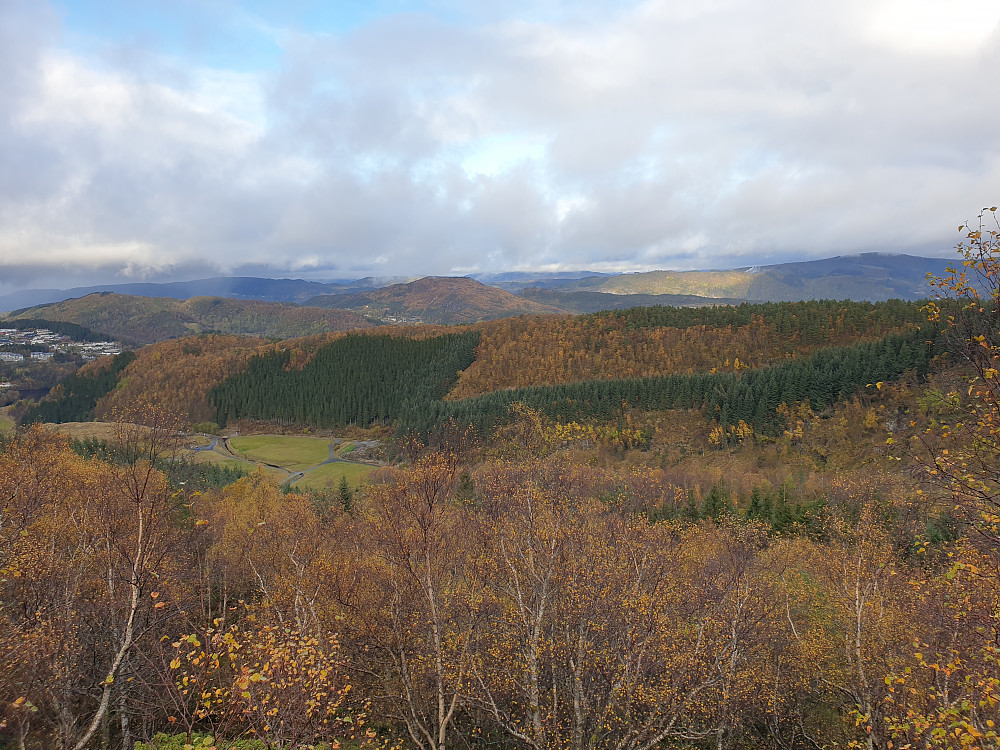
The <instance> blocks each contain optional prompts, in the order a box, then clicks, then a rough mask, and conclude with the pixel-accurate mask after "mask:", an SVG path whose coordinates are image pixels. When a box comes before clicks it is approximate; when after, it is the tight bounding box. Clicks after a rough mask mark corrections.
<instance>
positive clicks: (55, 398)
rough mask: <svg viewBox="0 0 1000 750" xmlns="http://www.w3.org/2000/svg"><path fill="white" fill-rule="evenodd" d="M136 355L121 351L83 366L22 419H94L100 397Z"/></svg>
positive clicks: (29, 421) (108, 389)
mask: <svg viewBox="0 0 1000 750" xmlns="http://www.w3.org/2000/svg"><path fill="white" fill-rule="evenodd" d="M134 359H135V353H134V352H122V353H121V354H116V355H115V356H114V357H102V358H101V359H99V360H97V361H96V362H93V363H91V364H90V365H86V366H84V367H82V368H80V370H78V371H77V372H75V373H73V374H72V375H70V376H68V377H66V378H65V379H64V380H63V381H62V382H61V383H60V384H59V385H57V386H56V387H55V388H53V389H52V391H51V393H49V395H48V397H47V398H46V399H45V400H43V401H40V402H39V403H38V404H36V405H35V406H33V407H32V408H31V409H29V410H28V412H27V413H26V414H25V415H24V417H22V418H21V423H22V424H31V423H32V422H85V421H87V420H90V419H93V418H94V407H95V406H96V405H97V401H98V399H100V398H101V397H102V396H104V395H106V394H107V393H108V392H109V391H111V390H113V389H114V388H115V387H117V385H118V378H119V375H120V373H121V372H122V370H124V369H125V368H126V367H128V365H129V364H130V363H131V362H132V361H133V360H134Z"/></svg>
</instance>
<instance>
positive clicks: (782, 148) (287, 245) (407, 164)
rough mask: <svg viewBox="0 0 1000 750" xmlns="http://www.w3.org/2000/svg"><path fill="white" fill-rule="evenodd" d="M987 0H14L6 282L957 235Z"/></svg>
mask: <svg viewBox="0 0 1000 750" xmlns="http://www.w3.org/2000/svg"><path fill="white" fill-rule="evenodd" d="M998 21H1000V2H997V0H933V1H929V0H816V1H813V2H802V0H698V1H697V2H694V1H692V0H672V1H669V2H656V1H653V2H638V3H633V2H625V1H612V0H605V1H604V2H590V0H567V1H566V2H562V0H535V2H523V3H522V2H517V1H516V0H513V1H511V0H507V1H505V2H495V0H489V1H487V0H483V1H482V2H480V0H427V1H426V2H408V1H407V0H381V1H379V0H366V1H364V2H362V1H360V0H358V1H357V2H355V1H354V0H327V1H325V2H310V1H309V0H278V1H274V2H272V1H271V0H255V1H254V2H236V1H235V0H121V1H120V2H111V1H110V0H50V2H48V3H46V2H44V0H0V293H4V292H9V291H13V290H15V289H23V288H28V287H38V286H48V285H52V286H72V285H79V284H87V283H95V282H124V281H130V280H160V279H183V278H197V277H202V276H207V275H214V274H217V273H220V272H222V273H236V274H243V275H268V276H290V277H301V278H315V279H334V278H354V277H359V276H364V275H368V274H375V275H383V276H388V275H423V274H466V273H474V272H488V271H510V270H526V269H543V270H575V269H590V270H599V271H619V270H650V269H659V268H731V267H739V266H747V265H754V264H762V263H769V262H781V261H786V260H796V259H808V258H815V257H826V256H830V255H842V254H851V253H857V252H864V251H870V250H879V251H890V252H912V253H915V254H922V255H938V256H948V255H950V254H951V252H952V248H953V247H954V245H955V243H956V242H957V240H958V239H959V236H958V233H957V232H956V228H957V226H958V225H959V224H960V223H961V222H963V221H965V220H967V219H971V218H974V217H975V215H976V214H977V213H978V211H979V209H981V208H982V207H984V206H989V205H993V204H995V203H997V202H998V201H1000V135H998V133H1000V130H998V128H1000V95H998V94H997V93H996V90H997V74H998V71H1000V25H998Z"/></svg>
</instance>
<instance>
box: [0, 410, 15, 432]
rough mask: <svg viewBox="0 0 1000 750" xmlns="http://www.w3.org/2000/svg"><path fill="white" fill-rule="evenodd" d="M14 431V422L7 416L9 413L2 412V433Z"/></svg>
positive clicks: (0, 423) (0, 422) (0, 416)
mask: <svg viewBox="0 0 1000 750" xmlns="http://www.w3.org/2000/svg"><path fill="white" fill-rule="evenodd" d="M13 429H14V420H13V419H11V418H10V417H8V416H7V411H6V410H3V411H0V432H10V431H11V430H13Z"/></svg>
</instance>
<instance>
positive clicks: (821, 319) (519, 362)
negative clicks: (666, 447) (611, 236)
mask: <svg viewBox="0 0 1000 750" xmlns="http://www.w3.org/2000/svg"><path fill="white" fill-rule="evenodd" d="M925 317H926V316H924V315H923V314H922V313H921V312H920V305H919V304H917V303H913V302H900V301H891V302H883V303H877V304H871V303H865V302H850V301H842V302H833V301H819V302H786V303H776V304H772V303H768V304H742V305H737V306H729V305H720V306H715V307H698V308H681V307H662V306H656V307H646V308H635V309H630V310H622V311H611V312H605V313H595V314H593V315H582V316H578V317H575V318H554V317H547V318H514V319H506V320H500V321H495V322H493V323H490V324H488V325H484V326H483V327H482V329H481V330H482V337H481V339H480V344H479V348H478V350H477V352H476V361H475V363H474V364H473V365H472V366H471V367H469V368H468V369H467V370H466V371H465V372H464V373H462V377H461V379H460V380H459V382H458V384H457V385H456V387H455V388H454V390H453V391H452V392H451V394H450V397H451V398H467V397H470V396H476V395H481V394H484V393H490V392H492V391H495V390H499V389H503V388H516V387H522V386H529V385H552V384H556V383H570V382H574V381H578V380H595V379H601V380H603V379H610V378H640V377H650V376H655V375H666V374H670V373H684V372H687V373H692V372H709V371H716V370H718V371H725V370H728V371H736V370H740V369H746V368H755V367H762V366H764V365H767V364H771V363H774V362H776V361H778V360H781V359H784V358H786V357H791V356H803V355H806V354H808V353H809V352H811V351H814V350H815V349H816V348H817V347H822V346H832V345H842V344H848V343H851V342H854V341H859V340H871V339H877V338H881V337H882V336H885V335H887V334H889V333H892V332H895V331H900V330H903V329H904V328H906V327H908V326H914V325H916V324H917V323H918V322H920V321H921V319H923V318H925Z"/></svg>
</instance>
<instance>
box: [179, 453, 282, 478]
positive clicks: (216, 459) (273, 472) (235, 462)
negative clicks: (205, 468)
mask: <svg viewBox="0 0 1000 750" xmlns="http://www.w3.org/2000/svg"><path fill="white" fill-rule="evenodd" d="M185 458H186V459H187V460H189V461H191V462H192V463H196V464H218V465H219V466H226V467H228V468H237V469H243V471H247V472H252V471H253V470H254V468H256V467H255V466H254V465H253V464H252V463H248V462H247V461H240V460H239V459H238V458H232V457H231V456H227V455H226V454H225V453H220V452H219V451H218V450H214V451H192V452H191V453H189V454H187V455H186V456H185ZM260 468H262V469H263V470H264V471H265V472H266V473H267V475H268V476H269V477H271V478H272V479H274V481H275V482H281V481H283V480H285V479H287V478H288V474H287V473H286V472H284V471H282V470H281V469H272V468H271V467H270V466H262V467H260Z"/></svg>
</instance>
